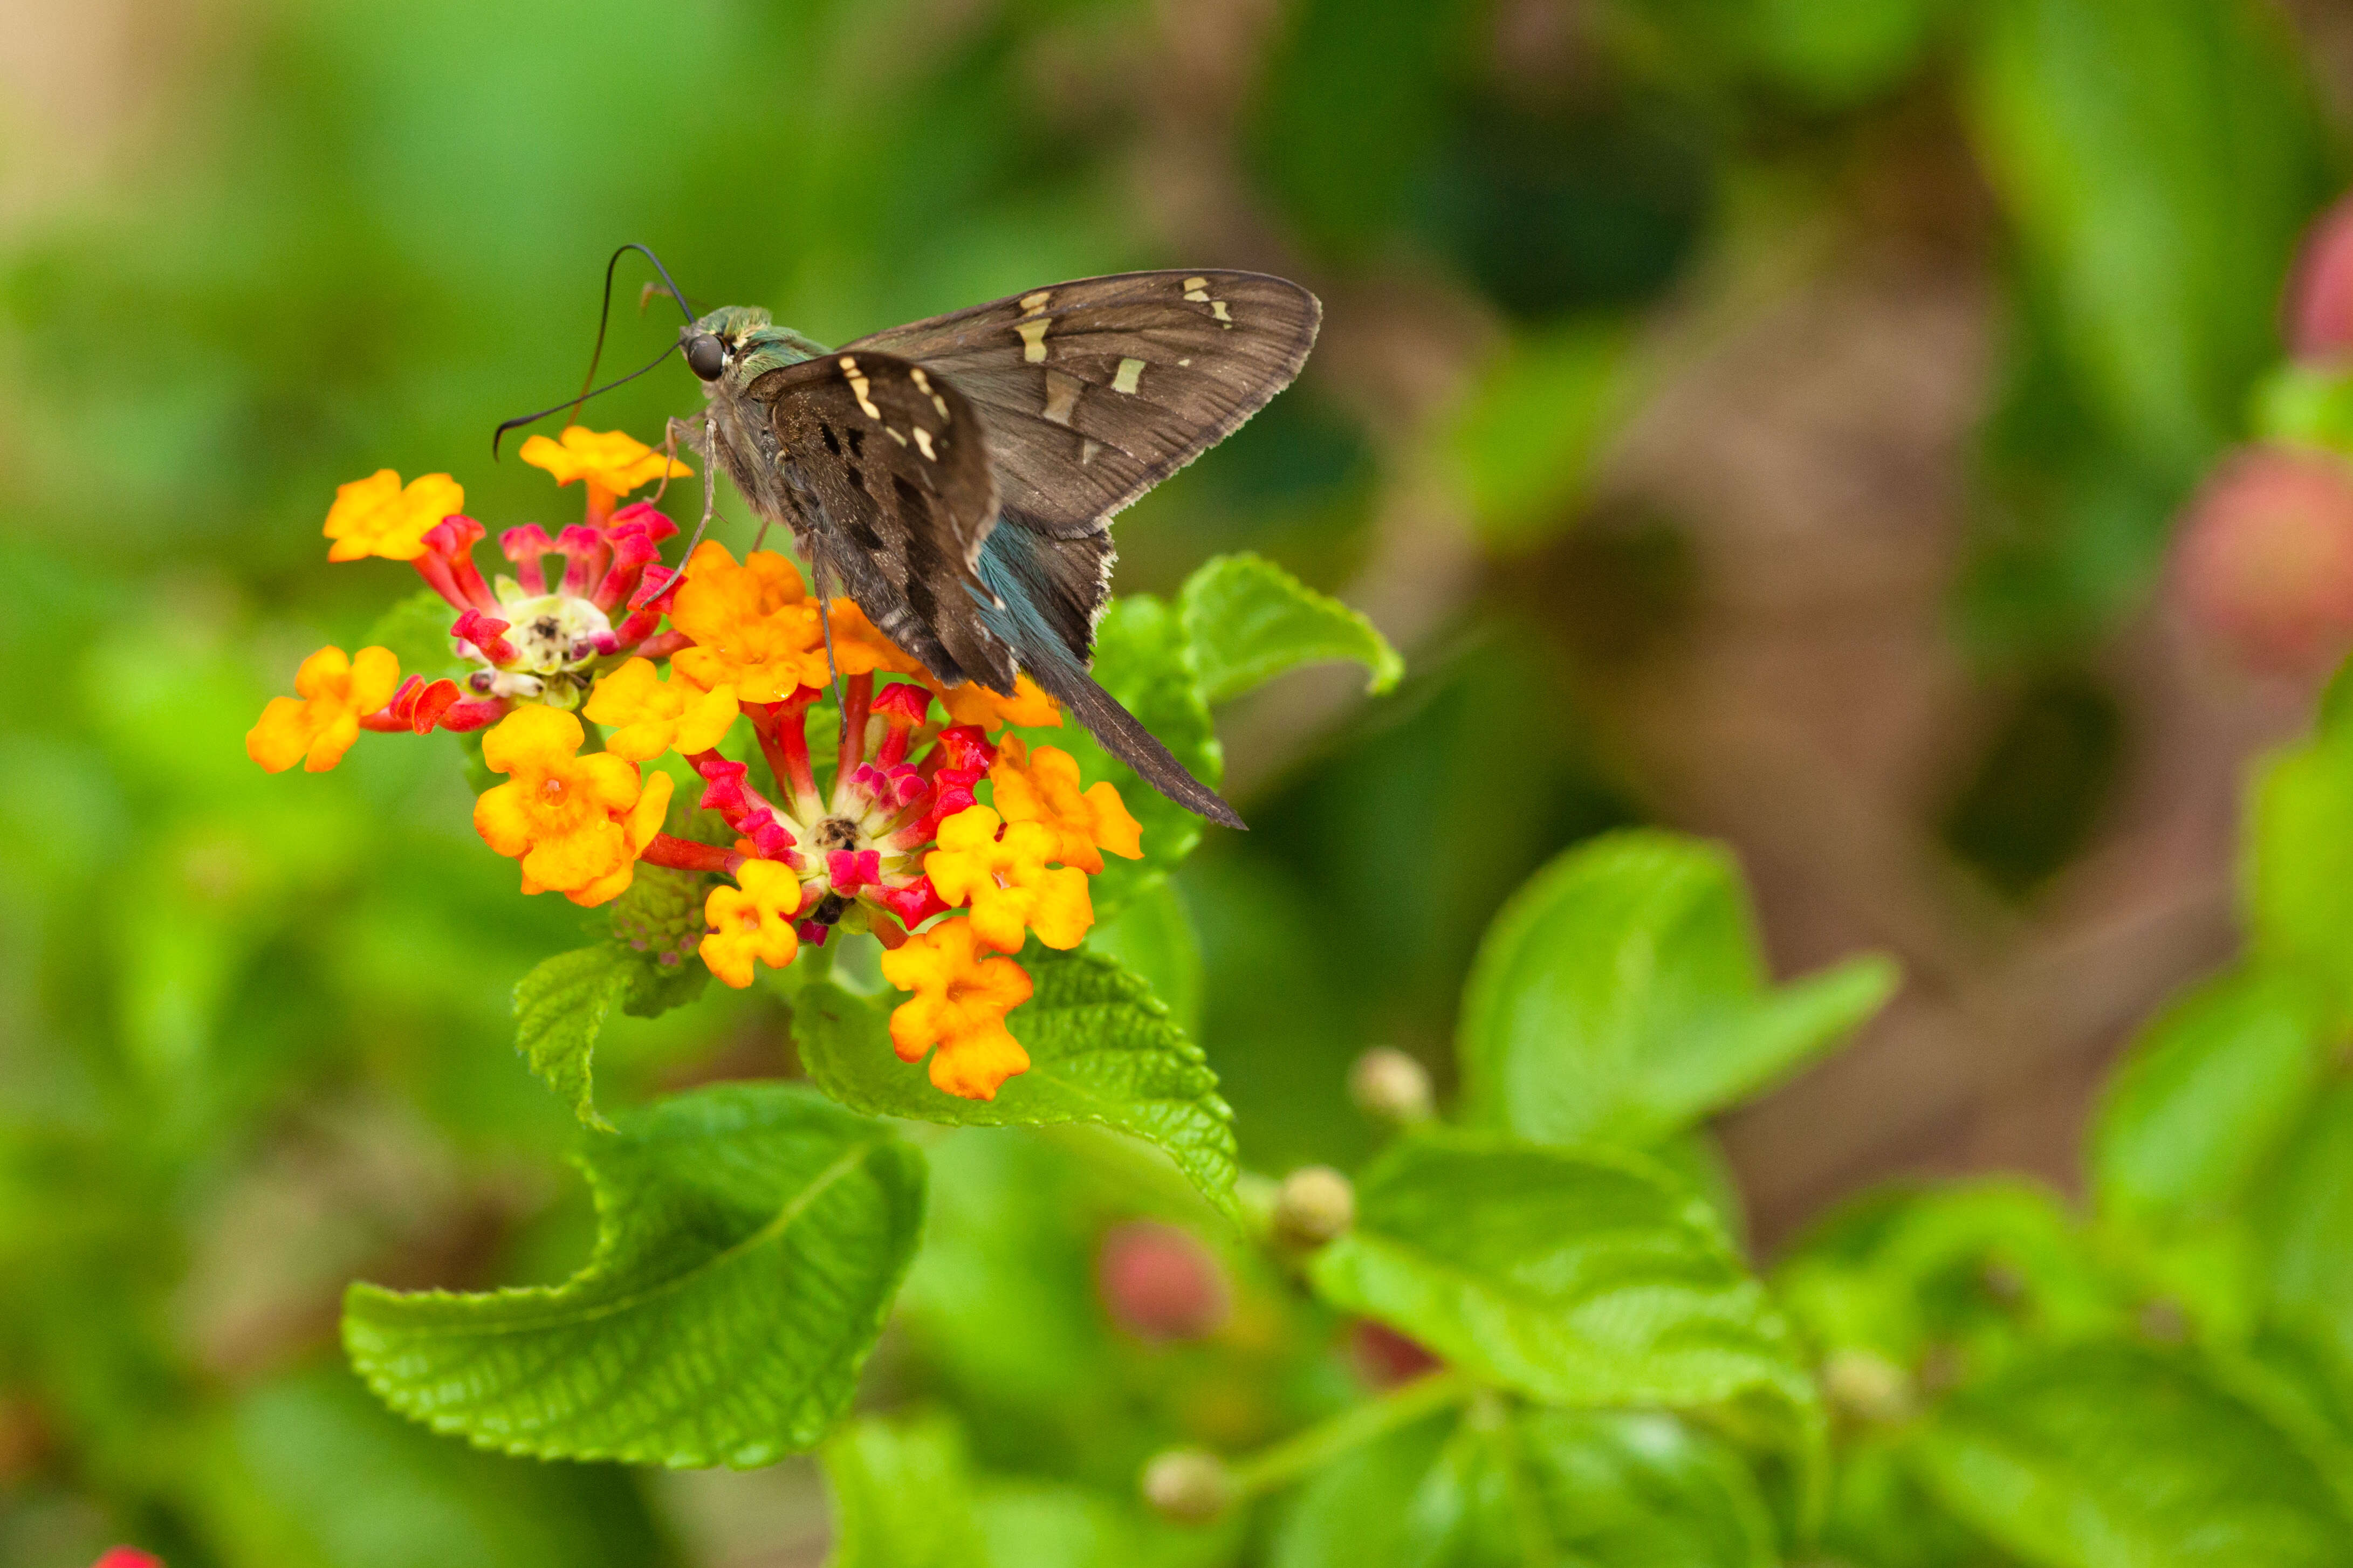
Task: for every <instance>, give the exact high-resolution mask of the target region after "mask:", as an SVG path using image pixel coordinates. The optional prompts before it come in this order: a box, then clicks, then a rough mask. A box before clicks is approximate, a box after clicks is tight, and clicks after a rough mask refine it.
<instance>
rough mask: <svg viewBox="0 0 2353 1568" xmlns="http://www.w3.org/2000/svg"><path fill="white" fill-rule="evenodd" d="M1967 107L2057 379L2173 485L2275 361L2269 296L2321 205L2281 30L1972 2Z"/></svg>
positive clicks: (2156, 5)
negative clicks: (2039, 302)
mask: <svg viewBox="0 0 2353 1568" xmlns="http://www.w3.org/2000/svg"><path fill="white" fill-rule="evenodd" d="M1975 10H1976V18H1975V20H1976V30H1975V36H1976V38H1977V41H1978V49H1977V52H1976V58H1975V69H1974V75H1973V79H1972V82H1971V84H1970V90H1969V92H1968V108H1969V110H1970V113H1971V118H1972V121H1973V129H1974V132H1975V134H1976V139H1977V141H1978V145H1979V148H1980V150H1981V152H1982V154H1983V163H1984V166H1985V168H1986V172H1987V174H1988V176H1989V179H1990V181H1991V183H1992V184H1993V186H1994V189H1995V191H1996V193H1997V195H1999V197H2000V200H2001V203H2002V205H2003V206H2004V207H2005V208H2006V209H2007V211H2008V213H2009V215H2010V218H2011V221H2012V223H2013V225H2014V227H2015V232H2016V234H2017V236H2018V237H2019V240H2020V243H2021V248H2022V249H2023V251H2024V253H2025V256H2026V258H2027V261H2028V264H2029V266H2030V267H2031V268H2033V269H2035V270H2036V271H2037V272H2039V273H2040V274H2042V276H2043V277H2044V278H2046V279H2048V280H2049V287H2050V291H2051V293H2052V299H2053V301H2054V304H2055V307H2056V313H2057V317H2058V323H2059V328H2060V341H2061V343H2062V346H2063V352H2064V353H2065V354H2066V356H2067V360H2068V363H2069V367H2070V370H2071V373H2072V374H2073V376H2074V378H2075V379H2076V380H2077V381H2078V383H2079V384H2081V385H2082V387H2083V388H2084V392H2085V394H2086V395H2087V397H2088V399H2089V401H2090V402H2091V403H2092V405H2094V407H2095V408H2096V409H2097V410H2098V411H2099V414H2100V416H2101V417H2102V419H2103V421H2104V422H2105V425H2106V426H2107V427H2108V428H2109V429H2111V430H2113V431H2114V432H2115V433H2116V435H2117V436H2118V437H2121V438H2123V439H2124V440H2125V441H2126V442H2127V443H2128V444H2129V445H2130V446H2131V447H2134V448H2135V449H2136V450H2137V452H2139V453H2140V454H2142V455H2144V456H2145V457H2147V458H2150V459H2151V460H2153V461H2155V462H2157V463H2158V465H2159V467H2160V468H2163V469H2165V470H2166V471H2168V472H2170V473H2173V474H2176V475H2178V476H2180V477H2183V478H2187V477H2189V475H2190V474H2193V473H2194V472H2195V469H2196V467H2197V465H2198V464H2199V463H2200V461H2202V460H2203V458H2205V456H2206V455H2207V454H2209V453H2211V451H2212V450H2214V449H2215V448H2216V447H2218V446H2219V445H2220V444H2221V442H2222V441H2224V440H2226V439H2228V438H2230V437H2232V436H2233V435H2235V433H2236V428H2237V426H2238V423H2239V420H2240V417H2241V411H2242V400H2243V398H2244V395H2245V393H2246V390H2247V387H2248V385H2249V384H2250V383H2251V382H2252V381H2253V377H2254V376H2255V375H2256V374H2257V373H2258V372H2260V371H2261V370H2262V368H2263V365H2264V364H2265V363H2267V362H2268V361H2269V360H2270V358H2271V357H2272V356H2273V354H2274V353H2275V352H2276V346H2277V338H2276V330H2275V327H2274V321H2273V313H2274V304H2275V301H2276V300H2277V297H2278V290H2279V282H2280V279H2281V277H2282V276H2283V275H2284V273H2285V271H2286V269H2287V266H2288V262H2289V259H2290V258H2291V257H2292V255H2293V254H2294V251H2295V244H2296V240H2297V237H2298V236H2299V234H2300V232H2301V230H2302V228H2303V226H2304V224H2305V222H2306V219H2307V218H2308V217H2309V216H2310V215H2311V213H2312V211H2313V209H2314V207H2315V206H2316V205H2317V203H2318V202H2319V201H2320V200H2322V199H2324V198H2325V196H2326V195H2327V174H2326V171H2325V167H2324V163H2323V159H2322V154H2321V146H2322V142H2321V136H2320V132H2319V129H2318V125H2317V121H2316V116H2315V114H2314V112H2313V104H2312V99H2311V95H2310V93H2309V90H2308V89H2307V88H2306V85H2305V82H2304V81H2303V79H2302V76H2301V72H2300V71H2299V69H2298V68H2297V65H2296V61H2295V57H2294V55H2293V52H2292V48H2291V47H2290V43H2289V38H2290V35H2289V34H2288V33H2287V31H2286V29H2284V28H2282V27H2279V26H2276V25H2274V22H2273V20H2272V18H2270V17H2269V16H2265V15H2264V14H2263V8H2262V7H2259V6H2256V5H2248V4H2242V3H2237V0H2232V3H2228V4H2217V3H2215V0H1989V3H1988V4H1985V5H1979V6H1978V7H1976V8H1975Z"/></svg>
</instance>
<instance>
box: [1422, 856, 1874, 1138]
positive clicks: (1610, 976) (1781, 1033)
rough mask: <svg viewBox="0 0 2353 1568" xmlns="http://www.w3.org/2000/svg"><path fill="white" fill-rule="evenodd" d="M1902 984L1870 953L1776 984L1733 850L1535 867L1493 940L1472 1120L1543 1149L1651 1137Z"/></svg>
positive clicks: (1853, 1022)
mask: <svg viewBox="0 0 2353 1568" xmlns="http://www.w3.org/2000/svg"><path fill="white" fill-rule="evenodd" d="M1895 979H1896V976H1895V970H1894V965H1893V964H1891V963H1887V962H1886V961H1884V960H1883V959H1877V958H1862V959H1855V960H1852V961H1851V962H1849V963H1842V964H1840V965H1838V966H1836V967H1834V968H1832V969H1829V970H1826V971H1824V972H1822V973H1820V974H1817V975H1814V976H1812V977H1811V978H1810V979H1807V980H1802V981H1799V982H1797V983H1795V984H1790V985H1786V986H1783V987H1781V988H1779V989H1778V990H1773V989H1770V988H1768V987H1767V984H1766V981H1765V976H1764V968H1763V965H1762V963H1760V962H1759V960H1758V958H1757V942H1756V936H1755V934H1754V932H1753V931H1752V929H1751V926H1750V922H1749V918H1748V910H1747V906H1746V900H1745V899H1744V898H1743V896H1742V892H1741V888H1740V881H1739V874H1738V872H1737V871H1736V869H1735V868H1734V866H1733V863H1732V859H1731V857H1730V856H1729V855H1727V854H1726V853H1725V851H1724V850H1722V849H1720V848H1718V847H1715V846H1713V845H1708V844H1703V843H1699V842H1696V841H1694V840H1692V839H1687V838H1682V837H1675V836H1673V835H1671V834H1665V833H1656V832H1628V833H1616V834H1610V835H1609V836H1607V837H1602V838H1598V839H1595V840H1593V841H1591V842H1590V843H1588V844H1586V845H1583V846H1580V847H1577V848H1575V849H1572V850H1570V851H1569V852H1568V853H1567V854H1566V855H1563V856H1562V857H1560V858H1558V859H1556V860H1555V861H1554V862H1553V863H1552V864H1551V865H1549V866H1547V867H1546V868H1544V869H1543V870H1541V871H1539V872H1537V873H1536V875H1535V877H1534V878H1532V879H1530V880H1529V881H1528V883H1527V885H1526V886H1525V888H1523V889H1521V890H1520V891H1519V892H1518V893H1517V894H1515V895H1514V897H1513V899H1512V900H1511V902H1510V903H1508V904H1506V905H1505V906H1504V910H1503V912H1502V913H1501V914H1500V915H1498V916H1496V918H1495V922H1494V924H1493V927H1491V928H1490V929H1489V931H1488V932H1487V936H1486V939H1485V940H1484V942H1482V944H1481V946H1480V949H1479V956H1478V960H1477V962H1476V963H1475V964H1474V965H1473V967H1472V974H1471V981H1470V984H1469V986H1468V988H1467V990H1466V992H1465V994H1464V998H1463V1004H1462V1026H1461V1059H1462V1077H1463V1086H1464V1089H1463V1099H1464V1102H1465V1105H1466V1108H1467V1110H1466V1113H1467V1114H1468V1115H1469V1116H1470V1117H1471V1118H1472V1120H1474V1121H1477V1122H1479V1123H1481V1124H1482V1125H1485V1126H1489V1127H1495V1128H1502V1129H1507V1130H1509V1131H1513V1132H1516V1133H1518V1134H1520V1135H1521V1136H1523V1137H1526V1138H1532V1139H1535V1140H1537V1141H1539V1142H1572V1141H1576V1140H1579V1139H1586V1138H1606V1139H1609V1140H1613V1141H1620V1142H1630V1143H1637V1144H1641V1143H1649V1142H1654V1141H1656V1140H1659V1139H1661V1138H1663V1137H1664V1136H1665V1135H1667V1134H1668V1133H1671V1132H1674V1131H1679V1130H1681V1129H1683V1128H1684V1127H1688V1126H1690V1125H1691V1124H1692V1123H1694V1122H1695V1121H1700V1120H1701V1119H1703V1118H1704V1117H1706V1116H1708V1115H1709V1114H1711V1113H1712V1112H1715V1111H1717V1110H1723V1109H1724V1108H1725V1107H1726V1106H1729V1105H1732V1104H1734V1103H1736V1101H1738V1100H1742V1099H1743V1098H1745V1097H1746V1096H1748V1095H1750V1094H1753V1093H1755V1092H1756V1091H1757V1090H1758V1089H1762V1088H1764V1087H1766V1086H1767V1084H1770V1083H1772V1082H1774V1081H1775V1080H1777V1079H1781V1078H1784V1077H1786V1076H1788V1074H1789V1073H1791V1072H1793V1071H1795V1070H1796V1069H1797V1068H1799V1067H1800V1066H1801V1065H1803V1064H1804V1063H1805V1062H1807V1061H1809V1060H1810V1059H1811V1058H1815V1057H1818V1056H1820V1055H1821V1054H1822V1053H1823V1052H1825V1051H1828V1050H1829V1049H1831V1047H1834V1046H1835V1045H1837V1044H1838V1043H1839V1041H1840V1040H1841V1039H1842V1038H1843V1037H1845V1036H1846V1035H1847V1034H1848V1033H1849V1032H1850V1031H1852V1029H1853V1028H1854V1027H1855V1026H1858V1025H1859V1024H1861V1023H1862V1021H1863V1020H1864V1019H1866V1018H1868V1017H1869V1016H1871V1015H1872V1014H1873V1012H1874V1011H1876V1010H1877V1009H1878V1007H1879V1005H1880V1004H1881V1003H1883V1001H1885V1000H1886V998H1887V995H1888V994H1889V993H1890V992H1891V991H1893V990H1894V985H1895Z"/></svg>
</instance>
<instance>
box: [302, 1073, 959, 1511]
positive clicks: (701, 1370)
mask: <svg viewBox="0 0 2353 1568" xmlns="http://www.w3.org/2000/svg"><path fill="white" fill-rule="evenodd" d="M581 1164H582V1167H583V1169H584V1170H585V1171H586V1173H587V1176H588V1181H589V1184H590V1186H591V1188H592V1189H593V1191H594V1193H595V1195H596V1211H597V1236H596V1252H595V1254H594V1256H592V1257H591V1258H589V1260H588V1266H587V1267H586V1268H584V1269H582V1270H581V1271H580V1272H579V1273H578V1274H576V1275H575V1276H573V1277H572V1279H570V1280H568V1281H566V1282H565V1284H563V1285H560V1286H555V1287H553V1288H549V1289H511V1290H499V1291H493V1292H491V1293H490V1294H487V1295H454V1294H450V1293H448V1292H445V1291H438V1290H437V1291H423V1292H418V1293H416V1294H410V1295H401V1294H396V1293H394V1292H392V1291H389V1290H385V1289H378V1288H376V1287H375V1286H372V1285H354V1286H353V1287H352V1289H351V1291H350V1293H349V1294H348V1295H347V1296H346V1298H345V1300H344V1307H343V1346H344V1349H345V1350H346V1351H347V1352H349V1354H350V1356H351V1359H352V1364H353V1366H354V1367H355V1368H357V1369H358V1371H359V1373H360V1374H361V1375H362V1376H363V1377H364V1378H365V1379H366V1380H367V1382H368V1384H369V1385H370V1386H371V1387H373V1388H374V1389H375V1391H376V1393H377V1394H379V1395H380V1396H382V1397H383V1398H384V1400H385V1402H386V1403H387V1404H389V1405H392V1407H393V1408H394V1409H396V1410H397V1411H399V1412H400V1413H401V1414H403V1415H409V1416H412V1417H414V1418H416V1419H417V1420H420V1421H424V1422H427V1423H428V1424H429V1425H431V1426H433V1427H434V1428H435V1429H436V1430H438V1431H442V1432H448V1433H455V1434H458V1435H460V1436H464V1437H466V1438H467V1439H469V1440H470V1441H471V1442H473V1443H475V1444H478V1445H480V1447H488V1448H498V1449H501V1450H503V1451H505V1452H508V1453H512V1454H529V1455H533V1456H536V1457H538V1458H568V1459H623V1460H627V1461H628V1462H630V1463H633V1464H659V1465H671V1466H690V1465H730V1466H736V1467H746V1466H752V1465H765V1464H767V1463H770V1462H772V1461H773V1460H776V1459H777V1458H782V1457H783V1456H784V1455H786V1454H788V1453H793V1452H796V1451H798V1450H801V1449H805V1448H807V1447H811V1446H812V1445H814V1444H815V1443H816V1442H817V1441H818V1438H819V1437H820V1436H823V1435H824V1433H825V1430H826V1428H827V1427H828V1426H829V1425H831V1423H832V1422H833V1420H834V1418H835V1417H836V1416H837V1415H839V1414H840V1413H841V1411H842V1409H843V1407H844V1406H845V1405H847V1404H848V1403H849V1396H850V1394H851V1391H852V1388H853V1386H854V1384H855V1383H856V1380H857V1375H858V1368H859V1366H860V1363H862V1362H864V1360H865V1359H866V1355H867V1352H869V1351H871V1349H872V1348H873V1345H874V1341H875V1337H876V1336H877V1335H878V1334H879V1333H881V1327H882V1319H883V1314H884V1312H885V1311H886V1310H888V1308H889V1306H890V1302H891V1297H892V1293H893V1292H894V1291H896V1290H897V1289H898V1287H899V1280H900V1279H901V1277H902V1275H903V1274H904V1273H905V1271H906V1268H907V1262H908V1259H909V1258H912V1257H913V1253H914V1248H915V1241H916V1236H917V1233H918V1231H919V1230H920V1228H921V1226H922V1224H923V1166H922V1163H921V1160H920V1158H919V1157H918V1156H917V1155H916V1153H915V1152H914V1151H913V1150H912V1149H909V1148H908V1147H906V1145H904V1144H903V1143H901V1142H899V1141H898V1140H897V1139H895V1138H893V1137H892V1136H891V1134H890V1133H889V1132H887V1131H884V1130H883V1129H882V1128H881V1127H878V1126H876V1125H875V1124H874V1123H872V1122H870V1121H864V1120H862V1119H860V1118H859V1117H855V1116H851V1115H849V1113H847V1112H845V1111H842V1110H837V1109H836V1108H834V1107H832V1106H830V1105H828V1104H826V1103H825V1102H824V1101H823V1100H819V1099H818V1097H817V1096H816V1095H814V1094H811V1093H810V1092H808V1091H807V1090H806V1089H799V1088H796V1087H792V1086H787V1085H783V1084H724V1085H719V1086H716V1087H713V1088H711V1089H699V1090H696V1091H695V1092H693V1093H691V1094H684V1095H679V1096H676V1097H674V1098H672V1099H670V1100H662V1101H660V1102H659V1103H657V1104H655V1105H652V1106H649V1107H648V1108H646V1109H645V1110H639V1111H634V1112H631V1113H630V1114H628V1115H627V1116H625V1117H622V1118H621V1119H620V1121H619V1126H618V1129H617V1136H616V1137H613V1138H609V1139H597V1140H595V1141H593V1142H591V1143H590V1144H589V1145H588V1148H587V1151H586V1154H585V1155H584V1156H583V1157H582V1161H581Z"/></svg>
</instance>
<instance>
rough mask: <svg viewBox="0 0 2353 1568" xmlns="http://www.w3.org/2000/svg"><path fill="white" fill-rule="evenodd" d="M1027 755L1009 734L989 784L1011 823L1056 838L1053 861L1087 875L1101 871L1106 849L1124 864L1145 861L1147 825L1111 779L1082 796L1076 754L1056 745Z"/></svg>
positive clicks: (1001, 745)
mask: <svg viewBox="0 0 2353 1568" xmlns="http://www.w3.org/2000/svg"><path fill="white" fill-rule="evenodd" d="M1023 752H1024V748H1023V747H1022V744H1021V739H1020V737H1019V736H1018V735H1008V736H1007V737H1006V738H1005V739H1004V741H1003V742H1000V743H999V745H998V746H997V761H996V762H994V763H991V764H990V765H989V769H988V782H989V783H990V784H991V785H993V786H994V787H995V789H996V794H997V812H998V814H999V815H1001V816H1003V817H1004V818H1005V820H1006V821H1008V822H1034V823H1038V824H1039V825H1040V826H1044V827H1045V828H1047V829H1048V830H1050V832H1051V833H1052V834H1053V835H1054V838H1055V847H1054V853H1053V854H1052V855H1051V856H1050V857H1049V858H1051V859H1055V860H1060V862H1061V863H1062V864H1063V865H1065V866H1076V867H1077V868H1080V869H1081V870H1082V871H1086V872H1090V873H1092V872H1098V871H1101V870H1102V869H1103V851H1104V850H1106V849H1108V850H1110V851H1111V852H1112V853H1113V854H1114V855H1117V856H1119V857H1120V858H1123V859H1127V860H1135V859H1140V858H1142V857H1143V854H1144V846H1143V837H1144V828H1143V826H1142V825H1141V824H1139V823H1138V822H1137V821H1136V820H1135V818H1134V817H1133V816H1130V815H1128V810H1127V803H1126V802H1125V801H1124V800H1122V799H1120V798H1119V790H1118V788H1117V787H1116V786H1115V785H1113V784H1112V783H1111V781H1110V780H1108V779H1105V780H1103V781H1100V782H1098V783H1096V784H1092V785H1090V786H1089V787H1088V788H1087V789H1086V790H1084V791H1081V789H1080V788H1079V763H1078V759H1077V758H1075V757H1073V756H1071V753H1070V752H1065V751H1062V750H1060V748H1058V747H1054V746H1040V747H1039V748H1038V749H1037V750H1036V751H1035V752H1029V753H1028V754H1027V755H1026V756H1025V755H1024V754H1023Z"/></svg>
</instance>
